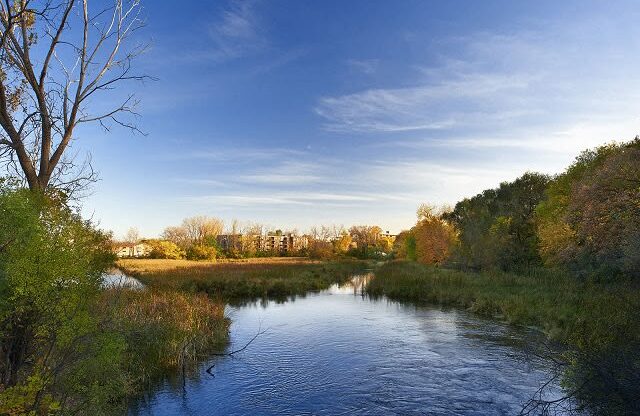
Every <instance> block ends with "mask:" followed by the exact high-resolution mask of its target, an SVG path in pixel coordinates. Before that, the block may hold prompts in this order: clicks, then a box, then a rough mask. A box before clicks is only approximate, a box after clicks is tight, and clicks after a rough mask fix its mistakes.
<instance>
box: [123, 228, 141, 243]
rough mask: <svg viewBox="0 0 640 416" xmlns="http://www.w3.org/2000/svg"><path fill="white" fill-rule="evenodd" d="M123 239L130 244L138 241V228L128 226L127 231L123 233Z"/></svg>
mask: <svg viewBox="0 0 640 416" xmlns="http://www.w3.org/2000/svg"><path fill="white" fill-rule="evenodd" d="M124 241H125V242H127V243H132V244H136V243H137V242H138V241H140V233H139V232H138V229H137V228H135V227H131V228H129V230H127V233H126V234H125V235H124Z"/></svg>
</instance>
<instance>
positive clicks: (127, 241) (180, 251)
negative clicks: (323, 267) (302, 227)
mask: <svg viewBox="0 0 640 416" xmlns="http://www.w3.org/2000/svg"><path fill="white" fill-rule="evenodd" d="M394 241H395V236H393V235H390V234H389V233H388V232H386V233H384V232H383V231H382V228H380V227H379V226H377V225H354V226H352V227H350V228H348V229H347V228H345V227H344V226H341V225H322V226H314V227H312V228H311V229H310V230H309V231H307V232H306V233H303V234H301V233H299V232H298V231H297V230H292V231H284V232H283V231H282V230H280V229H277V230H270V229H269V228H267V227H265V226H264V225H262V224H259V223H247V224H241V223H240V222H239V221H233V222H232V223H231V224H230V226H229V227H228V228H226V229H225V226H224V222H223V221H222V220H220V219H218V218H214V217H208V216H196V217H190V218H186V219H184V220H183V222H182V224H180V225H178V226H170V227H167V228H166V229H165V230H164V232H163V233H162V235H161V238H158V239H149V238H140V237H139V235H138V232H137V231H136V230H135V229H134V228H132V229H130V230H129V232H128V233H127V235H126V236H125V238H124V241H122V242H116V243H114V245H115V247H116V248H119V247H125V248H126V247H128V246H135V245H137V244H142V245H143V246H144V250H142V251H141V252H138V251H136V252H135V253H134V252H127V253H128V254H126V255H123V257H148V258H155V259H188V260H215V259H216V258H252V257H267V256H303V257H307V256H308V257H311V258H318V259H334V258H340V257H354V258H359V259H372V258H378V259H379V258H385V257H387V256H389V255H390V254H391V253H392V250H393V243H394Z"/></svg>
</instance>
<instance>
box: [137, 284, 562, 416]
mask: <svg viewBox="0 0 640 416" xmlns="http://www.w3.org/2000/svg"><path fill="white" fill-rule="evenodd" d="M366 278H367V277H366V276H361V277H356V278H355V279H354V284H352V285H346V286H343V287H338V286H334V287H332V288H330V289H329V290H326V291H323V292H321V293H316V294H309V295H307V296H306V297H303V298H301V297H298V298H296V299H292V300H289V301H287V302H284V303H276V302H273V301H269V302H262V303H257V304H250V305H246V306H242V307H229V308H228V310H227V313H228V316H229V317H230V318H231V319H232V326H231V345H230V347H229V350H230V351H231V350H234V349H238V348H241V347H242V346H244V345H245V344H246V343H247V342H248V341H249V340H250V339H251V338H252V337H254V335H255V334H256V333H257V332H258V331H265V332H264V333H262V334H261V335H259V336H258V337H257V338H256V339H255V341H254V342H253V343H251V344H250V345H249V346H248V347H247V348H246V349H245V350H244V351H242V352H241V353H238V354H235V355H233V356H227V357H214V358H213V359H211V360H210V361H209V362H206V363H203V364H202V366H201V368H200V370H199V372H198V374H196V375H194V376H192V377H190V378H187V379H186V380H185V382H184V387H183V385H182V384H180V383H177V384H179V385H176V383H170V382H169V381H167V382H165V383H164V384H162V385H160V386H159V387H158V388H157V389H156V390H155V391H154V392H153V393H150V394H149V395H148V396H147V397H145V398H144V399H142V400H140V401H139V402H138V403H136V404H134V405H133V406H132V407H131V409H130V412H129V413H130V414H131V415H180V414H183V415H396V414H401V415H423V414H442V415H514V414H518V413H519V412H520V409H521V407H522V405H523V403H524V402H526V401H527V400H528V399H529V398H530V397H531V396H532V395H533V394H534V393H535V391H536V390H537V389H538V387H539V386H540V384H541V383H542V382H544V381H546V380H547V379H548V378H549V374H548V370H547V368H546V365H545V363H544V362H541V361H540V360H538V359H536V360H532V359H531V358H530V357H529V355H528V354H526V353H525V351H524V349H523V348H522V345H523V344H525V345H526V344H527V343H531V342H536V339H538V338H539V337H536V335H535V334H533V333H531V332H527V331H522V330H516V329H514V328H512V327H509V326H507V325H504V324H502V323H499V322H495V321H490V320H483V319H480V318H477V317H475V316H473V315H471V314H469V313H467V312H465V311H460V310H442V309H440V308H434V307H417V306H412V305H407V304H402V303H398V302H394V301H390V300H388V299H385V298H382V299H370V298H369V297H366V296H363V295H362V285H363V284H365V283H366ZM212 365H213V368H212V371H211V372H212V374H213V375H209V374H208V373H207V372H206V369H207V368H209V367H210V366H212ZM549 394H550V395H551V396H550V397H553V396H556V395H560V394H561V391H560V389H559V388H558V387H557V386H556V387H552V388H551V390H550V391H549Z"/></svg>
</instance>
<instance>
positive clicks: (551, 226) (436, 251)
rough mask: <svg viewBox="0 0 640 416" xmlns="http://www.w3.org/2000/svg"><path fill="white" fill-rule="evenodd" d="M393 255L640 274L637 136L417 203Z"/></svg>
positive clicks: (478, 266) (586, 273) (486, 265)
mask: <svg viewBox="0 0 640 416" xmlns="http://www.w3.org/2000/svg"><path fill="white" fill-rule="evenodd" d="M394 252H395V253H396V255H397V256H398V257H401V258H408V259H412V260H417V261H420V262H422V263H425V264H435V265H446V266H449V267H458V268H462V269H470V270H491V269H500V270H504V271H523V270H527V269H531V268H532V267H539V266H544V267H559V268H563V269H566V270H568V271H570V272H571V273H573V274H574V275H576V276H579V277H582V278H594V279H607V280H610V279H616V278H619V277H633V278H638V277H639V276H640V139H639V138H637V137H636V138H635V139H634V140H632V141H630V142H627V143H615V144H608V145H604V146H600V147H598V148H596V149H592V150H587V151H584V152H583V153H581V154H580V155H579V156H578V157H577V158H576V159H575V161H574V162H573V164H571V166H569V168H568V169H567V170H566V171H564V172H563V173H561V174H559V175H556V176H548V175H543V174H539V173H525V174H524V175H523V176H521V177H520V178H518V179H516V180H515V181H513V182H503V183H501V184H500V186H499V187H498V188H495V189H487V190H485V191H483V192H482V193H480V194H478V195H476V196H474V197H472V198H465V199H464V200H462V201H460V202H458V203H457V204H456V205H455V207H453V208H452V209H443V210H440V211H438V210H436V209H434V208H431V207H428V206H422V207H421V208H420V209H419V210H418V221H417V223H416V225H415V226H414V227H413V228H412V229H411V230H409V231H405V232H403V233H401V234H400V235H399V236H398V239H397V240H396V244H395V247H394Z"/></svg>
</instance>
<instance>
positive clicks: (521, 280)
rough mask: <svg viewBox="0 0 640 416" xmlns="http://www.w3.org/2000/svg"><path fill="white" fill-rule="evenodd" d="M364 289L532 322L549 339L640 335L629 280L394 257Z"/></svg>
mask: <svg viewBox="0 0 640 416" xmlns="http://www.w3.org/2000/svg"><path fill="white" fill-rule="evenodd" d="M367 291H368V293H369V294H370V295H373V296H379V295H386V296H388V297H389V298H391V299H396V300H404V301H412V302H417V303H431V304H438V305H444V306H455V307H461V308H465V309H468V310H470V311H472V312H475V313H478V314H480V315H483V316H489V317H496V318H500V319H504V320H506V321H507V322H509V323H512V324H516V325H526V326H533V327H537V328H539V329H542V330H543V331H545V332H546V333H547V334H548V335H549V336H550V337H551V338H553V339H557V340H562V341H565V342H566V341H572V340H575V341H577V339H576V337H575V335H576V334H579V333H580V334H583V335H586V334H585V331H587V328H588V330H589V331H591V332H592V336H591V337H590V339H589V342H591V343H592V344H595V343H601V342H603V341H606V340H607V339H610V338H611V336H610V333H611V332H615V331H617V332H623V333H628V332H630V331H631V333H633V331H636V332H635V333H636V334H638V335H639V336H640V319H638V316H637V311H639V310H640V290H639V288H637V287H631V285H630V284H628V283H612V284H608V285H603V284H596V283H589V282H584V281H579V280H577V279H574V278H572V277H570V276H567V275H564V274H563V273H560V272H557V271H552V270H545V269H537V270H532V271H530V272H529V273H528V274H526V275H516V274H509V273H502V272H483V273H468V272H463V271H458V270H448V269H439V268H435V267H429V266H423V265H421V264H418V263H414V262H406V261H396V262H390V263H387V264H385V265H383V266H382V267H381V268H380V269H378V270H377V272H376V275H375V278H374V279H373V280H372V281H371V282H370V284H369V286H368V288H367Z"/></svg>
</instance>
